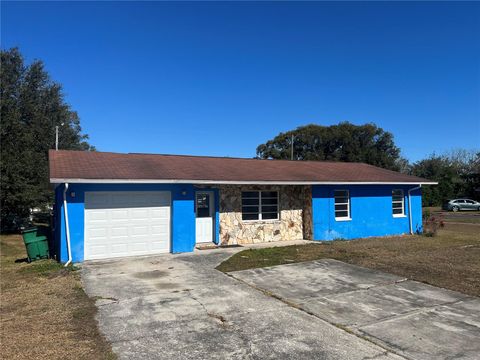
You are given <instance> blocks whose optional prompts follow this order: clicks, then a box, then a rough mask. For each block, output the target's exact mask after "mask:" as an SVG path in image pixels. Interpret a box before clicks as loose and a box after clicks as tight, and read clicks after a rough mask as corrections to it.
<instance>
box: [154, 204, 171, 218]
mask: <svg viewBox="0 0 480 360" xmlns="http://www.w3.org/2000/svg"><path fill="white" fill-rule="evenodd" d="M151 211H152V217H154V218H157V219H165V218H167V217H169V215H170V209H169V208H168V207H163V208H156V209H152V210H151Z"/></svg>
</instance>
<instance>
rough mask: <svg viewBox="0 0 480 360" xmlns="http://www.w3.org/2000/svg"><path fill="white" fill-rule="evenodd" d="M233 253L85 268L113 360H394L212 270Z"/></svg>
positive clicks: (86, 283) (248, 278)
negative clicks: (115, 354)
mask: <svg viewBox="0 0 480 360" xmlns="http://www.w3.org/2000/svg"><path fill="white" fill-rule="evenodd" d="M238 250H240V249H218V250H211V251H207V250H205V251H199V252H196V253H194V254H189V255H162V256H155V257H143V258H129V259H122V260H116V261H104V262H100V261H97V262H90V263H88V262H87V263H85V264H84V266H83V269H82V271H81V273H82V281H83V284H84V287H85V290H86V292H87V294H88V295H89V296H91V297H94V298H96V299H97V306H98V315H97V318H98V322H99V326H100V330H101V331H102V332H103V333H104V334H105V335H106V337H107V339H108V340H109V341H110V342H111V343H112V346H113V350H114V352H115V353H117V354H118V356H119V358H120V359H344V360H348V359H383V360H386V359H400V357H398V356H397V355H394V354H392V353H390V352H389V351H387V350H385V348H383V347H381V346H378V345H375V344H373V343H372V342H370V341H367V340H365V339H363V338H361V337H358V336H356V335H353V334H350V333H348V332H346V331H344V330H342V329H341V328H339V327H337V326H334V325H332V324H330V323H328V322H327V321H324V320H322V319H320V318H319V317H318V316H313V315H310V314H308V313H307V312H305V311H303V310H300V309H297V308H295V307H292V306H290V305H288V304H286V303H284V302H282V301H279V300H278V299H275V298H273V297H272V296H269V295H267V294H265V293H263V292H261V291H258V290H256V289H255V288H254V287H252V286H251V285H248V284H246V283H245V282H244V281H239V280H236V279H235V278H234V277H232V276H228V275H226V274H223V273H221V272H219V271H217V270H215V269H214V268H215V266H216V265H218V264H219V263H220V262H222V261H223V260H225V259H227V258H228V257H229V256H231V255H232V254H233V253H235V252H236V251H238ZM305 271H307V272H308V271H309V270H308V267H307V268H306V269H305ZM265 274H267V272H265ZM250 275H252V276H250ZM234 276H235V277H237V276H238V277H239V278H242V280H245V281H247V282H251V283H254V282H255V281H256V280H255V279H257V280H258V279H260V278H261V277H260V276H254V273H247V272H242V273H236V274H234ZM252 279H253V280H252ZM280 280H281V279H277V282H276V283H277V284H279V281H280ZM312 291H313V292H315V291H316V290H315V288H314V287H312ZM305 300H307V299H305Z"/></svg>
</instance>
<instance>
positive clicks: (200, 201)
mask: <svg viewBox="0 0 480 360" xmlns="http://www.w3.org/2000/svg"><path fill="white" fill-rule="evenodd" d="M197 217H198V218H202V217H210V194H205V193H197Z"/></svg>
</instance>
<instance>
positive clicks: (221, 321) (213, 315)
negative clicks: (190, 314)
mask: <svg viewBox="0 0 480 360" xmlns="http://www.w3.org/2000/svg"><path fill="white" fill-rule="evenodd" d="M187 292H188V295H189V296H190V298H191V299H192V300H194V301H196V302H197V303H198V304H199V305H200V306H201V307H202V309H203V310H204V311H205V314H207V316H209V317H211V318H213V319H215V320H217V322H219V325H220V326H222V327H228V326H229V324H228V322H227V319H225V317H224V316H223V315H220V314H216V313H213V312H210V311H208V309H207V308H206V307H205V304H203V303H202V302H201V301H200V300H199V299H198V298H197V297H195V296H194V295H193V294H192V293H191V291H190V289H187Z"/></svg>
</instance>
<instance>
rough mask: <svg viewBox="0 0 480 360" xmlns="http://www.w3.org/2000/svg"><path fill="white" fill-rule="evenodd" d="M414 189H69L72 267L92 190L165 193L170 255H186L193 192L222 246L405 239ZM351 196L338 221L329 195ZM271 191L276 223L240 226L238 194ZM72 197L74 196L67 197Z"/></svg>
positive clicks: (60, 218) (415, 213) (58, 224)
mask: <svg viewBox="0 0 480 360" xmlns="http://www.w3.org/2000/svg"><path fill="white" fill-rule="evenodd" d="M413 187H415V185H408V186H407V185H403V186H401V185H395V186H392V185H381V186H380V185H362V186H360V185H351V186H344V185H338V186H337V185H328V186H325V185H318V186H317V185H315V186H247V185H245V186H244V185H215V186H209V187H201V186H195V185H193V184H70V186H69V188H68V191H67V203H68V213H69V225H70V238H71V250H72V258H73V261H74V262H81V261H83V260H84V222H85V218H84V217H85V192H87V191H88V192H90V191H91V192H94V191H170V193H171V201H172V202H171V214H170V221H171V229H170V234H171V247H170V248H171V251H172V252H173V253H179V252H190V251H193V249H194V247H195V193H196V191H202V190H210V191H212V192H213V193H214V195H215V225H214V226H215V228H214V239H213V240H214V242H215V243H217V244H218V243H220V244H224V245H232V244H246V243H258V242H270V241H280V240H297V239H312V240H333V239H338V238H343V239H353V238H360V237H368V236H385V235H398V234H407V233H409V231H410V226H409V218H408V212H409V206H408V190H409V189H411V188H413ZM337 189H338V190H340V189H347V190H349V191H350V207H351V220H349V221H337V220H335V212H334V198H333V193H334V190H337ZM392 189H403V190H404V196H405V210H406V215H405V217H393V216H392V195H391V192H392ZM63 190H64V185H63V184H60V185H58V186H57V187H56V189H55V201H56V204H55V221H54V226H55V236H54V251H53V252H54V253H55V255H56V257H57V259H58V260H59V261H61V262H66V261H67V260H68V254H67V247H66V230H65V216H64V208H63ZM249 190H274V191H278V192H279V211H280V218H279V220H265V221H243V220H242V215H241V211H242V201H241V192H242V191H249ZM72 195H74V196H72ZM411 200H412V204H411V208H412V220H413V221H412V225H413V226H412V227H413V231H414V232H421V231H422V207H421V190H415V191H413V192H412V196H411Z"/></svg>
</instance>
